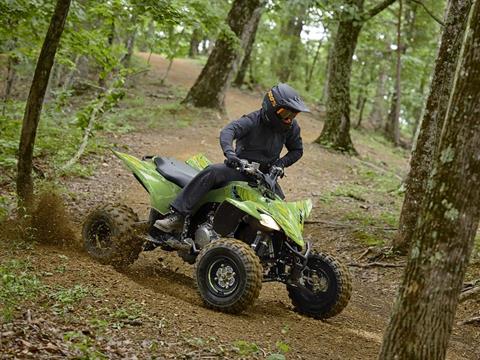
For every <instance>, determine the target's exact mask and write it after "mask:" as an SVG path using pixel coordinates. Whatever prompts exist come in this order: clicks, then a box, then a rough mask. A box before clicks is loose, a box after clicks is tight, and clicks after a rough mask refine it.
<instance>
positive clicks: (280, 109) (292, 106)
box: [262, 83, 310, 131]
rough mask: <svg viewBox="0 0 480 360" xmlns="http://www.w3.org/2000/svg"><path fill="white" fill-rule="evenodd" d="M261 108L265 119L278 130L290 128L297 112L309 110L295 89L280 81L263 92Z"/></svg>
mask: <svg viewBox="0 0 480 360" xmlns="http://www.w3.org/2000/svg"><path fill="white" fill-rule="evenodd" d="M262 109H263V114H264V117H265V120H266V121H267V122H269V123H270V124H271V125H272V126H273V128H274V129H276V130H278V131H286V130H288V129H290V128H291V127H292V122H293V119H294V118H295V116H296V115H297V114H298V113H299V112H310V110H309V109H308V107H307V106H306V105H305V103H304V102H303V101H302V99H300V95H298V93H297V92H296V91H295V89H293V88H292V87H290V86H289V85H287V84H282V83H280V84H278V85H276V86H274V87H272V88H271V89H270V90H269V91H268V92H267V93H266V94H265V96H264V98H263V103H262Z"/></svg>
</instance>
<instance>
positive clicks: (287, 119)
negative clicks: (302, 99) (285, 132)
mask: <svg viewBox="0 0 480 360" xmlns="http://www.w3.org/2000/svg"><path fill="white" fill-rule="evenodd" d="M277 114H278V116H280V118H281V119H282V122H283V123H284V124H288V125H289V124H291V123H292V121H293V119H294V118H295V116H297V114H298V112H293V111H291V110H288V109H285V108H280V109H278V110H277Z"/></svg>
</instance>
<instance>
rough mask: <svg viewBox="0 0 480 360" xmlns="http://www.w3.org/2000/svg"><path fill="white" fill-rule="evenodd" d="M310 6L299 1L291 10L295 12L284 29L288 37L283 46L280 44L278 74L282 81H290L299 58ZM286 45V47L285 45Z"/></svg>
mask: <svg viewBox="0 0 480 360" xmlns="http://www.w3.org/2000/svg"><path fill="white" fill-rule="evenodd" d="M307 9H308V7H307V6H306V3H305V2H299V3H298V4H294V5H293V6H292V9H291V11H293V12H294V13H293V14H292V16H291V17H290V18H289V19H288V22H287V24H286V26H285V27H284V29H283V31H282V32H283V34H284V35H286V37H287V39H286V40H285V41H284V43H283V44H282V46H279V47H278V49H279V55H278V57H277V60H278V63H279V65H280V66H279V69H278V71H277V76H278V78H279V79H280V82H283V83H285V82H288V80H289V79H290V76H291V74H292V69H293V68H294V65H295V61H296V59H297V54H298V48H299V45H300V34H301V33H302V28H303V23H304V21H305V16H306V12H307ZM284 45H286V48H284V47H283V46H284Z"/></svg>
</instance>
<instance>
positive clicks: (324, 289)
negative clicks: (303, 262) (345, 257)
mask: <svg viewBox="0 0 480 360" xmlns="http://www.w3.org/2000/svg"><path fill="white" fill-rule="evenodd" d="M299 285H300V286H295V285H287V290H288V295H289V297H290V300H291V301H292V304H293V306H294V308H295V311H297V312H299V313H301V314H304V315H307V316H310V317H313V318H315V319H327V318H330V317H333V316H335V315H337V314H339V313H340V312H342V310H343V309H344V308H345V307H346V306H347V304H348V301H349V300H350V296H351V294H352V281H351V276H350V272H349V271H348V269H347V268H346V267H345V265H343V264H342V263H341V262H339V261H338V260H336V259H335V258H333V257H332V256H330V255H327V254H323V253H316V254H311V255H310V256H309V257H308V263H307V266H306V268H305V269H304V270H303V272H302V276H301V278H300V280H299Z"/></svg>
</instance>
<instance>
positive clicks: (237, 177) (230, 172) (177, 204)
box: [155, 164, 248, 232]
mask: <svg viewBox="0 0 480 360" xmlns="http://www.w3.org/2000/svg"><path fill="white" fill-rule="evenodd" d="M229 181H248V178H247V177H246V176H245V175H243V174H242V173H240V172H239V171H238V170H235V169H232V168H230V167H228V166H226V165H225V164H214V165H210V166H208V167H207V168H205V169H204V170H202V171H201V172H199V173H198V174H197V175H196V176H195V177H194V178H193V179H192V180H191V181H190V182H189V183H188V184H187V186H185V187H184V188H183V189H182V191H180V193H179V194H178V196H177V198H176V199H175V200H174V201H173V203H172V204H171V207H172V210H173V211H172V213H171V214H169V215H168V216H166V217H165V218H164V219H160V220H157V221H156V222H155V226H156V227H158V228H159V229H160V230H163V231H165V232H171V231H173V230H176V229H178V228H181V227H182V225H183V221H184V218H185V216H187V215H189V214H190V213H191V212H192V210H193V208H194V207H195V205H196V204H197V203H198V202H199V201H200V200H201V199H202V197H203V196H204V195H205V194H206V193H208V192H209V191H210V190H211V189H213V188H216V187H219V186H220V185H222V184H224V183H227V182H229Z"/></svg>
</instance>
